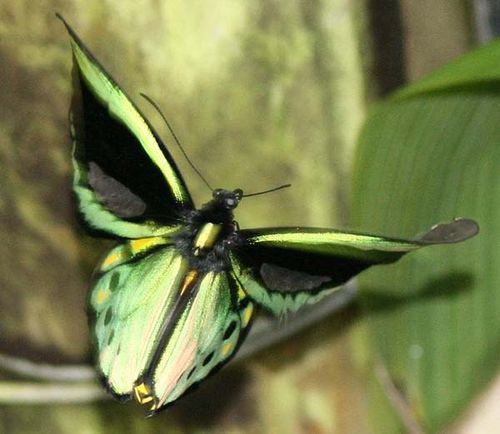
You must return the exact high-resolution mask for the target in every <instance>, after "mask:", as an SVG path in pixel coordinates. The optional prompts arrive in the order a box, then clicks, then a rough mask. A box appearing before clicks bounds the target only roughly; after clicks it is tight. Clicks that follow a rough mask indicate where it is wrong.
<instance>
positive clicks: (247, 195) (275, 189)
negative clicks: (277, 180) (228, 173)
mask: <svg viewBox="0 0 500 434" xmlns="http://www.w3.org/2000/svg"><path fill="white" fill-rule="evenodd" d="M291 186H292V184H283V185H280V186H279V187H275V188H271V189H270V190H264V191H258V192H257V193H250V194H244V195H243V196H241V197H250V196H258V195H259V194H266V193H272V192H273V191H277V190H282V189H283V188H288V187H291Z"/></svg>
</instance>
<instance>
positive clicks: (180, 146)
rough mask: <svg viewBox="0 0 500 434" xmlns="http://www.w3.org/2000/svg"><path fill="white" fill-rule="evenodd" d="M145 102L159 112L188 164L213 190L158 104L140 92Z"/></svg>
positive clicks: (211, 189)
mask: <svg viewBox="0 0 500 434" xmlns="http://www.w3.org/2000/svg"><path fill="white" fill-rule="evenodd" d="M140 95H141V96H142V97H143V98H144V99H145V100H146V101H147V102H149V103H150V104H151V105H152V106H153V107H154V108H155V110H156V111H157V112H158V113H159V114H160V116H161V117H162V119H163V121H164V122H165V123H166V124H167V127H168V129H169V131H170V134H172V137H173V138H174V140H175V143H177V146H178V147H179V149H180V150H181V152H182V154H183V155H184V157H185V158H186V160H187V162H188V163H189V165H190V166H191V167H192V168H193V170H194V171H195V172H196V173H197V174H198V176H199V177H200V178H201V180H202V181H203V182H204V183H205V185H206V186H207V187H208V188H209V189H210V191H214V189H213V188H212V187H211V186H210V184H209V183H208V181H207V180H206V179H205V177H204V176H203V175H202V174H201V172H200V171H199V170H198V169H197V168H196V166H195V165H194V164H193V162H192V161H191V160H190V159H189V157H188V155H187V154H186V151H185V150H184V148H183V147H182V145H181V142H179V139H178V138H177V135H176V134H175V132H174V129H173V128H172V127H171V126H170V123H169V122H168V121H167V118H166V117H165V115H164V114H163V113H162V111H161V110H160V107H158V104H156V103H155V102H154V101H153V100H152V99H151V98H150V97H149V96H147V95H146V94H144V93H142V92H141V94H140Z"/></svg>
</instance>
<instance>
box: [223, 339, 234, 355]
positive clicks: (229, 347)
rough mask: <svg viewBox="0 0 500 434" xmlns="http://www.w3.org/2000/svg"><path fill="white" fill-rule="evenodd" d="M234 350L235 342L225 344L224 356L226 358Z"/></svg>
mask: <svg viewBox="0 0 500 434" xmlns="http://www.w3.org/2000/svg"><path fill="white" fill-rule="evenodd" d="M233 348H234V343H233V342H228V343H227V344H224V346H223V347H222V356H223V357H226V356H227V355H228V354H229V353H230V352H231V350H232V349H233Z"/></svg>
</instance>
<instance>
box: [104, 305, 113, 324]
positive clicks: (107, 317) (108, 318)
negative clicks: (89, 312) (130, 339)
mask: <svg viewBox="0 0 500 434" xmlns="http://www.w3.org/2000/svg"><path fill="white" fill-rule="evenodd" d="M111 318H113V311H112V310H111V306H110V307H108V309H107V310H106V314H105V316H104V325H108V324H109V322H110V321H111Z"/></svg>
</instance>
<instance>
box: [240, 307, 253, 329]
mask: <svg viewBox="0 0 500 434" xmlns="http://www.w3.org/2000/svg"><path fill="white" fill-rule="evenodd" d="M252 314H253V305H252V304H249V305H248V306H247V307H246V309H245V310H244V311H243V318H242V323H241V325H242V326H243V327H246V326H247V325H248V323H249V322H250V319H251V318H252Z"/></svg>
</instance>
